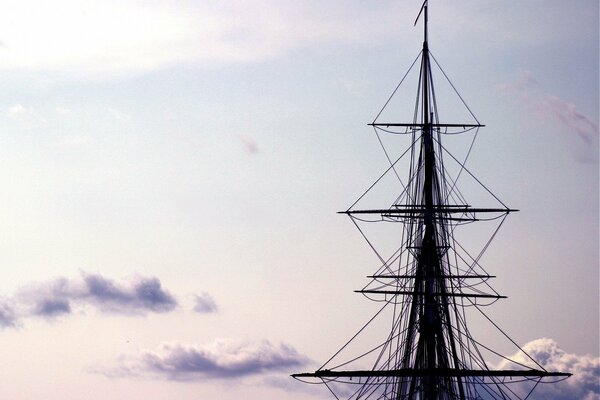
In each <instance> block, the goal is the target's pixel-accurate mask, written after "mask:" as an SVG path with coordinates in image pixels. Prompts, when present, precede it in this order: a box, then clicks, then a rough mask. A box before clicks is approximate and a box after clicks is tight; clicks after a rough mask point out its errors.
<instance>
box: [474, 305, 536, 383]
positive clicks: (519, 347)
mask: <svg viewBox="0 0 600 400" xmlns="http://www.w3.org/2000/svg"><path fill="white" fill-rule="evenodd" d="M468 300H469V302H470V303H471V304H472V305H473V306H475V308H476V309H477V311H479V312H480V313H481V315H483V316H484V317H485V319H487V320H488V321H489V322H490V323H491V324H492V325H494V327H495V328H496V329H498V330H499V331H500V333H502V335H503V336H504V337H505V338H507V339H508V340H509V341H510V342H511V343H512V344H514V345H515V346H516V347H517V349H518V350H519V351H520V352H522V353H523V354H525V355H526V356H527V358H529V359H530V360H531V361H533V362H534V363H535V365H537V366H538V367H540V368H541V369H543V370H544V372H548V371H547V370H546V368H544V367H542V365H541V364H540V363H538V362H537V361H535V359H534V358H533V357H531V356H530V355H529V353H527V352H526V351H525V350H523V349H522V348H521V346H519V345H518V344H517V343H515V341H514V340H512V339H511V337H510V336H508V335H507V334H506V332H504V331H503V330H502V328H500V327H499V326H498V325H497V324H496V323H495V322H494V321H492V319H491V318H490V317H488V316H487V315H486V314H485V313H484V312H483V311H482V310H481V309H480V308H479V306H478V305H477V304H475V303H474V302H473V301H472V300H471V299H468Z"/></svg>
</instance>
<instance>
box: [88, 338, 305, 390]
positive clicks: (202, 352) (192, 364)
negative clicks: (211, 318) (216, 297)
mask: <svg viewBox="0 0 600 400" xmlns="http://www.w3.org/2000/svg"><path fill="white" fill-rule="evenodd" d="M307 363H308V359H307V358H306V357H305V356H303V355H301V354H300V353H298V351H296V349H294V348H293V347H291V346H289V345H286V344H279V345H274V344H272V343H270V342H269V341H267V340H262V341H258V342H236V341H233V340H217V341H215V342H213V343H211V344H208V345H204V346H193V345H184V344H179V343H171V344H163V345H161V346H160V348H159V349H158V350H157V351H143V352H141V353H140V354H137V355H134V356H123V357H121V358H120V359H119V361H118V363H117V366H116V367H115V366H113V367H110V368H100V369H97V370H96V372H99V373H102V374H104V375H106V376H109V377H132V376H136V377H146V378H150V379H153V378H157V377H158V378H161V379H165V380H171V381H205V380H209V379H215V378H218V379H239V378H243V377H249V376H255V375H261V374H267V373H270V372H279V371H289V370H290V369H293V368H297V367H300V366H302V365H305V364H307Z"/></svg>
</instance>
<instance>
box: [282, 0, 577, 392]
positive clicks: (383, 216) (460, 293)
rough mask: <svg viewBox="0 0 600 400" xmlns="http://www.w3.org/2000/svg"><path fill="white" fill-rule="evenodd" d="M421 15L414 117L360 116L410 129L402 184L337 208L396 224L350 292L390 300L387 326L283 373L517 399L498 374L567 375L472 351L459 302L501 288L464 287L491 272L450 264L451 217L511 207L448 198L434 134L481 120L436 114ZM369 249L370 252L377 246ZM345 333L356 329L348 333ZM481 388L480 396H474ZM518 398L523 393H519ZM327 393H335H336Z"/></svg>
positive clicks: (377, 387)
mask: <svg viewBox="0 0 600 400" xmlns="http://www.w3.org/2000/svg"><path fill="white" fill-rule="evenodd" d="M421 16H423V49H422V52H421V64H420V78H419V87H418V97H419V98H418V100H417V104H416V106H415V107H416V109H415V113H414V120H413V121H412V122H403V123H394V122H377V118H376V120H375V121H374V122H373V123H371V124H369V125H371V126H373V127H374V128H375V130H376V131H377V129H382V128H383V127H385V128H386V129H382V131H384V132H390V131H389V130H387V129H389V128H390V127H392V128H394V127H399V128H402V129H405V132H404V133H408V132H410V133H411V134H412V138H413V141H412V144H411V147H410V149H411V150H412V152H411V169H410V173H409V180H408V182H409V183H408V185H407V186H406V187H405V188H404V191H403V193H404V194H405V195H404V196H403V195H401V196H399V197H398V199H397V200H396V201H395V202H394V203H393V205H392V206H391V207H390V208H387V209H366V210H361V209H353V207H354V205H356V203H358V201H360V199H361V198H362V197H363V196H364V194H363V196H361V198H359V200H357V202H355V203H354V204H353V205H352V206H351V207H350V208H349V209H348V210H346V211H344V212H342V213H345V214H347V215H348V216H350V217H351V218H352V220H353V222H354V223H355V224H356V221H355V218H356V220H358V221H361V218H364V216H368V215H376V216H378V217H379V218H380V221H387V222H400V223H402V224H404V235H405V236H403V237H404V239H402V240H403V247H404V249H402V248H401V249H399V252H398V253H395V254H399V255H397V256H394V255H392V257H390V259H388V260H385V259H383V258H382V257H380V260H381V261H382V263H383V265H382V266H381V267H380V269H379V271H378V272H377V273H376V274H374V275H372V276H369V278H371V279H373V281H372V283H373V285H372V286H370V284H369V285H367V286H365V288H364V289H362V290H359V291H357V292H359V293H362V294H365V295H367V296H370V295H379V296H382V297H383V301H384V302H385V304H386V305H385V306H384V307H387V306H388V305H390V306H391V308H393V316H392V329H391V333H389V334H388V336H387V339H386V340H385V341H384V343H383V344H381V345H379V346H377V347H375V349H372V350H370V351H368V352H366V353H364V354H363V355H361V356H358V357H356V358H354V359H352V360H351V361H348V362H342V363H337V364H336V365H337V366H336V367H332V368H331V369H328V368H326V366H327V365H328V364H329V362H330V361H331V360H333V359H334V358H335V357H336V356H337V354H339V353H340V351H341V350H340V351H338V353H336V355H334V357H332V359H330V360H329V361H327V362H326V363H325V364H324V365H323V366H322V367H321V368H319V369H318V370H317V371H315V372H314V373H301V374H294V375H292V376H294V377H296V378H298V379H303V378H319V379H321V380H322V382H323V383H324V384H325V385H327V387H328V389H329V390H330V391H331V392H332V393H334V395H335V391H334V390H333V389H332V387H331V386H330V385H332V384H338V383H348V384H351V385H353V386H354V387H356V386H358V389H357V390H355V391H354V392H353V394H351V395H350V396H349V397H347V398H348V399H349V400H359V399H365V400H366V399H373V400H375V399H377V400H467V399H481V398H486V399H487V398H489V399H494V400H509V399H521V397H519V396H518V395H517V394H516V393H515V392H514V391H512V390H510V389H506V388H505V384H506V378H512V377H525V378H527V379H531V380H534V379H535V380H537V381H538V383H539V381H540V380H541V379H542V378H544V377H557V378H566V377H568V376H570V374H568V373H562V372H549V371H546V370H545V369H543V367H541V365H539V364H537V363H536V362H535V360H533V359H531V361H533V362H534V363H535V364H536V365H537V366H538V367H539V368H540V369H536V368H530V367H527V368H525V369H523V368H522V367H525V365H523V364H520V365H519V366H518V368H517V369H513V370H511V369H504V370H491V369H489V368H488V366H487V364H486V360H485V359H484V358H483V356H482V355H481V353H479V350H478V345H479V343H478V342H476V341H475V340H474V339H473V338H472V336H471V335H470V333H469V332H468V329H467V326H466V322H465V320H466V319H465V310H464V308H465V305H464V303H462V299H465V298H466V299H469V300H468V301H469V302H470V303H469V304H471V305H474V306H475V307H477V304H476V301H477V299H492V300H494V301H495V300H497V299H500V298H504V296H500V295H498V293H497V292H495V291H493V289H491V286H489V285H488V287H489V288H490V289H491V290H492V291H493V293H486V292H485V291H482V290H480V289H473V288H476V287H477V284H463V283H462V282H464V281H465V280H469V281H474V280H481V281H482V282H483V283H485V281H486V280H487V279H489V278H491V276H489V275H488V274H487V273H484V274H478V273H476V272H475V270H476V267H479V264H478V261H477V260H476V259H475V258H472V260H473V263H471V262H467V263H466V265H463V267H464V268H461V267H459V257H457V254H458V252H457V249H456V248H452V247H453V246H455V241H454V236H453V235H454V228H455V227H456V226H457V224H459V223H464V222H475V221H478V220H479V219H478V215H479V214H490V213H491V214H494V215H499V216H500V217H504V218H505V217H506V215H508V214H509V213H510V212H513V211H517V210H513V209H510V208H508V207H507V206H505V205H504V203H502V202H501V201H499V200H498V198H497V197H496V196H495V195H492V196H493V197H494V198H495V199H497V200H498V201H499V202H500V203H501V205H502V206H503V207H499V208H493V207H486V208H474V207H471V206H470V205H468V204H465V203H464V202H463V200H464V199H463V198H462V195H460V196H458V197H459V198H458V200H460V201H457V199H456V198H455V199H454V200H449V198H450V194H451V192H452V190H453V188H454V185H455V183H456V182H455V181H454V182H452V188H451V189H448V186H449V185H448V182H447V180H446V175H445V172H444V171H446V170H445V167H444V163H443V159H442V154H441V152H442V145H441V133H443V132H445V131H447V130H448V129H455V130H460V129H462V131H463V132H467V131H469V130H471V129H479V128H480V127H482V126H483V125H481V124H480V123H479V122H478V121H477V119H476V118H475V117H474V116H473V118H474V119H475V121H476V123H441V122H440V121H439V118H438V116H437V105H436V104H437V103H436V100H435V90H434V87H433V79H432V72H431V58H430V52H429V43H428V39H429V38H428V36H429V34H428V23H429V21H428V18H429V15H428V1H427V0H425V1H424V2H423V5H422V7H421V10H420V12H419V15H418V16H417V21H415V24H416V23H417V22H418V20H419V18H420V17H421ZM415 62H416V60H415ZM413 65H414V64H413ZM407 74H408V73H407ZM459 97H460V95H459ZM461 100H462V98H461ZM388 103H389V100H388ZM386 105H387V103H386ZM465 105H466V104H465ZM384 108H385V106H384ZM467 108H468V107H467ZM469 111H470V110H469ZM380 114H381V113H380ZM380 114H379V115H380ZM379 115H378V117H379ZM471 115H472V114H471ZM391 133H400V132H391ZM380 141H381V139H380ZM382 145H383V144H382ZM405 153H406V152H405ZM386 155H387V153H386ZM413 155H414V158H413ZM388 159H389V157H388ZM396 162H397V161H396ZM390 163H391V164H392V165H391V168H390V169H388V171H390V170H394V172H395V169H394V163H392V161H390ZM463 168H464V165H463ZM469 174H470V172H469ZM384 175H385V174H384ZM379 179H381V177H380V178H379ZM379 179H378V180H377V181H376V182H375V184H377V182H378V181H379ZM475 179H476V178H475ZM375 184H374V185H375ZM403 186H404V185H403ZM372 187H373V186H371V188H372ZM369 190H370V189H369ZM369 190H367V192H368V191H369ZM486 190H487V188H486ZM490 193H491V192H490ZM400 199H403V200H402V201H401V200H400ZM500 217H498V218H500ZM369 222H373V221H369ZM357 227H358V225H357ZM359 230H360V228H359ZM361 233H362V231H361ZM363 236H364V233H363ZM365 238H366V237H365ZM369 245H371V243H370V242H369ZM371 247H373V246H372V245H371ZM461 248H462V247H461ZM449 251H452V252H453V254H454V259H452V260H451V259H450V257H449V255H448V254H449ZM402 254H406V261H405V262H404V263H401V262H398V264H397V265H396V266H394V267H392V264H393V263H394V262H395V261H397V260H399V259H401V255H402ZM377 255H378V256H379V253H377ZM394 257H395V258H394ZM469 257H471V256H469ZM394 268H396V269H394ZM483 272H485V271H483ZM386 282H390V283H386ZM469 289H471V290H469ZM388 296H389V297H388ZM457 299H461V300H457ZM471 299H474V300H471ZM477 309H479V308H478V307H477ZM380 312H381V311H380ZM378 314H379V313H378ZM376 316H377V315H376ZM374 318H375V317H374ZM371 321H372V320H371ZM371 321H369V322H368V323H367V325H368V324H369V323H370V322H371ZM365 327H366V325H365ZM363 329H364V327H363ZM361 331H362V329H361ZM361 331H359V333H360V332H361ZM357 335H358V334H357ZM354 338H356V335H355V336H354V337H353V338H352V339H351V341H352V340H353V339H354ZM346 345H348V343H347V344H346ZM346 345H345V346H344V347H346ZM344 347H343V348H342V350H343V349H344ZM376 350H377V351H378V352H377V353H376V354H378V357H376V359H375V362H374V365H373V368H372V369H355V370H353V369H343V368H341V367H346V366H348V365H349V364H350V363H352V362H353V361H356V360H359V359H361V358H362V357H364V356H366V355H368V354H371V353H372V352H374V351H376ZM516 364H518V363H516ZM344 379H347V380H344ZM353 379H355V380H354V381H353ZM482 394H483V396H484V397H481V396H482ZM527 397H529V395H526V397H525V398H527ZM336 398H338V399H339V398H340V397H338V396H337V395H336Z"/></svg>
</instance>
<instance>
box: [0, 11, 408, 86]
mask: <svg viewBox="0 0 600 400" xmlns="http://www.w3.org/2000/svg"><path fill="white" fill-rule="evenodd" d="M8 3H9V4H8V5H5V6H6V7H7V8H9V9H10V10H11V12H10V13H4V14H3V15H0V37H2V43H4V46H2V47H0V51H1V52H2V53H1V55H2V57H0V69H13V70H16V69H21V70H24V69H25V70H34V71H36V70H37V71H39V70H42V71H55V72H57V71H58V72H59V73H62V74H63V75H64V76H65V77H68V78H73V77H104V76H114V75H118V74H124V73H125V74H127V73H143V72H145V71H150V70H156V69H159V68H165V67H169V66H172V65H182V64H183V65H185V64H190V63H203V64H209V65H212V64H223V63H240V62H257V61H262V60H265V59H269V58H272V57H276V56H278V55H281V54H283V53H285V52H286V51H288V50H290V49H297V48H302V47H306V46H311V45H315V44H322V43H325V44H339V43H349V42H358V43H365V42H368V41H374V40H375V39H376V38H375V36H377V35H379V36H381V35H382V34H383V35H389V34H390V33H392V32H390V30H393V29H398V28H397V26H398V25H397V24H394V23H392V22H393V18H394V16H397V15H402V10H403V8H406V9H408V10H410V13H411V14H412V13H414V12H415V6H414V5H413V6H410V7H409V6H383V7H378V8H373V7H370V6H369V5H366V4H365V5H359V6H358V9H354V8H353V7H346V5H345V3H343V2H337V1H336V2H327V3H323V2H313V1H307V2H295V1H289V0H256V1H253V2H240V1H231V0H225V1H219V2H145V3H141V2H136V1H131V0H124V1H120V2H109V3H107V2H106V1H101V0H90V1H85V2H80V1H75V0H57V1H56V2H52V3H49V2H44V1H39V0H38V1H36V0H24V1H16V0H12V1H11V0H8ZM390 7H393V8H394V9H393V10H390ZM358 16H360V18H357V17H358ZM385 21H389V23H385ZM377 22H379V23H377ZM409 25H410V24H407V26H406V29H410V28H412V27H410V26H409ZM107 27H110V28H107ZM388 27H391V28H388ZM374 28H375V29H374ZM394 33H397V32H394Z"/></svg>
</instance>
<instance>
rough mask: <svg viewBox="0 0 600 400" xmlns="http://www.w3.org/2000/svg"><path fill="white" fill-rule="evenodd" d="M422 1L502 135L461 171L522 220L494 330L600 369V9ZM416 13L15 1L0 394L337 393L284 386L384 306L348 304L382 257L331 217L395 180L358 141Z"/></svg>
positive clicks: (516, 225) (403, 64) (504, 247)
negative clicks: (385, 176) (551, 345)
mask: <svg viewBox="0 0 600 400" xmlns="http://www.w3.org/2000/svg"><path fill="white" fill-rule="evenodd" d="M430 5H431V7H430V16H431V34H430V46H431V49H432V52H433V54H434V56H435V57H436V58H437V60H438V61H440V63H441V64H442V66H443V67H444V69H445V71H446V72H447V73H448V74H449V75H450V77H451V79H452V80H453V83H454V84H455V85H456V86H457V87H458V89H459V90H460V92H461V94H462V95H463V96H464V98H465V100H466V101H467V102H468V103H469V105H470V107H471V109H472V110H473V112H474V113H475V115H476V116H477V117H478V119H479V120H480V121H482V123H484V124H486V126H487V127H486V128H485V129H484V130H482V132H481V133H480V135H479V139H478V142H477V144H476V146H475V149H474V153H473V155H472V158H471V159H470V163H469V168H470V169H471V170H472V171H474V172H476V173H477V176H478V177H479V178H481V179H482V180H483V181H484V182H485V183H486V184H487V185H488V186H489V187H491V188H492V189H493V190H494V192H495V193H496V194H498V195H499V196H500V198H501V199H502V200H503V201H505V202H506V203H507V204H508V205H509V206H511V207H514V208H518V209H520V210H521V212H519V213H517V214H516V215H514V216H511V217H510V218H509V219H508V221H507V223H506V224H505V225H504V227H503V230H502V231H501V232H500V234H499V237H498V240H497V241H496V242H495V243H494V245H493V247H492V249H491V250H490V252H489V253H488V255H487V256H486V257H485V258H484V259H483V264H484V266H485V267H486V268H487V270H488V271H489V272H490V273H492V274H494V275H497V276H498V279H497V280H496V282H495V287H496V289H498V290H499V291H500V292H501V293H502V294H506V295H508V296H509V299H508V300H504V301H503V302H502V303H500V304H497V305H495V306H494V307H493V308H492V309H490V314H491V315H492V316H494V317H495V318H496V320H497V322H498V323H499V324H500V325H502V326H503V327H504V328H506V330H507V331H508V332H509V333H510V334H511V335H512V337H513V338H514V339H515V340H516V341H517V342H518V343H520V344H523V345H524V344H525V343H528V342H530V341H533V340H536V339H539V338H543V337H546V338H551V339H553V340H555V341H556V343H558V345H559V346H560V347H561V348H562V349H564V351H566V353H568V354H567V355H577V356H573V357H574V359H576V360H584V361H586V360H587V361H589V360H592V361H590V362H592V364H593V363H594V362H595V363H596V364H597V363H598V361H597V358H596V359H595V361H594V359H593V358H591V357H587V358H586V356H585V355H586V354H587V355H592V356H594V357H597V356H598V351H599V350H598V326H599V321H598V315H599V310H598V282H599V278H598V208H599V207H598V182H599V177H598V108H599V103H598V84H599V83H598V79H599V78H598V48H599V43H598V2H597V1H594V0H580V1H575V2H564V1H558V0H556V1H551V0H549V1H541V0H539V1H538V0H535V1H527V2H522V1H512V0H511V1H487V0H486V1H476V0H460V1H449V0H437V1H433V0H432V1H431V2H430ZM419 7H420V2H419V1H406V0H403V1H400V0H398V1H391V0H389V1H388V0H385V1H364V0H361V1H328V2H323V1H299V2H298V1H295V2H293V1H287V0H283V1H282V0H280V1H273V0H261V1H246V2H244V1H180V2H170V3H169V2H146V3H144V2H139V1H123V2H119V4H118V5H117V4H116V3H114V2H107V1H89V2H88V1H55V2H41V1H40V2H36V1H29V0H27V1H14V2H12V1H11V2H7V3H5V5H4V12H3V13H2V14H1V15H0V69H1V73H0V85H1V86H0V87H1V88H2V91H1V92H2V94H1V95H0V123H1V126H2V127H3V128H2V134H0V167H1V168H0V188H1V192H2V207H1V208H0V221H1V223H0V265H1V266H2V278H3V279H2V280H1V281H0V300H2V301H1V302H0V322H2V323H3V325H6V326H5V327H4V328H3V329H2V330H1V331H0V335H2V337H3V339H4V340H3V346H2V348H3V365H4V367H3V368H2V369H0V397H3V398H11V399H24V400H28V399H38V398H44V399H47V400H59V399H60V400H64V399H79V398H86V399H91V400H96V399H134V400H136V399H148V398H151V399H174V398H177V399H182V400H187V399H190V400H191V399H206V398H218V399H225V400H227V399H238V398H240V396H242V395H243V396H244V397H245V398H247V399H259V398H261V399H262V398H279V399H303V400H304V399H313V398H314V399H318V398H327V392H326V390H322V391H318V390H314V391H313V389H312V388H309V389H306V388H298V387H297V386H292V382H290V379H288V378H287V375H288V374H289V373H291V372H299V371H303V370H306V369H311V368H315V367H316V366H318V365H317V364H316V363H318V362H320V361H325V360H326V359H327V358H329V356H330V355H331V354H333V352H335V350H337V348H338V347H339V346H340V345H342V344H343V343H344V342H345V340H346V339H347V338H348V337H349V336H350V335H351V334H353V333H354V331H355V329H357V328H358V327H359V326H360V325H361V323H362V322H363V321H364V320H365V319H366V318H368V316H369V315H371V314H372V313H373V312H374V310H375V309H376V308H377V306H376V305H375V306H373V305H371V304H369V303H368V302H367V301H366V300H364V299H363V298H361V297H360V295H357V294H354V293H352V291H353V290H355V289H358V288H360V287H362V286H363V284H364V283H365V282H366V281H365V278H364V277H365V276H366V275H368V274H370V273H371V272H373V271H374V270H375V269H376V268H377V267H378V265H377V263H376V259H375V258H374V257H373V256H372V254H371V253H370V250H369V248H368V246H367V245H366V243H364V242H363V241H362V240H361V238H360V235H359V234H358V232H356V230H355V229H354V227H353V226H352V224H351V223H350V222H349V221H348V220H347V219H346V218H345V217H343V216H339V215H336V214H335V212H336V211H338V210H342V209H346V208H347V207H348V206H349V205H350V204H351V203H352V202H353V201H354V200H355V199H356V197H358V195H359V194H360V193H362V191H363V190H364V189H366V188H367V187H368V186H369V185H370V183H371V182H372V181H373V180H374V179H375V178H376V177H377V176H379V174H380V173H381V172H382V171H383V170H385V168H386V167H387V165H386V163H387V161H386V159H385V156H384V154H383V153H382V152H381V150H380V148H379V144H378V142H377V140H376V138H375V136H374V135H373V133H372V130H370V129H368V127H367V126H366V124H367V123H368V122H371V121H372V119H373V118H374V117H375V115H376V114H377V112H378V111H379V109H380V108H381V106H382V105H383V103H384V102H385V100H386V99H387V96H388V95H389V93H390V92H391V91H392V90H393V88H394V87H395V85H396V84H397V83H398V81H399V80H400V78H401V77H402V75H403V74H404V72H405V70H406V68H407V67H408V66H409V65H410V63H411V62H412V60H413V59H414V58H415V57H416V56H417V54H418V52H419V50H420V46H421V28H420V27H417V28H413V26H412V24H413V21H414V18H415V16H416V14H417V12H418V10H419ZM412 87H414V83H413V86H410V88H412ZM410 90H412V89H410ZM409 94H412V92H411V91H409ZM440 109H441V113H442V115H452V114H453V112H457V113H458V112H460V110H458V109H455V108H454V106H452V105H449V106H448V107H447V108H444V105H440ZM399 111H400V110H399ZM449 140H454V139H453V138H449ZM404 145H406V144H404ZM100 277H101V278H102V279H100ZM153 278H155V280H152V279H153ZM61 279H62V280H61ZM94 279H96V280H94ZM93 282H96V284H95V285H92V283H93ZM97 282H102V283H101V284H98V283H97ZM152 282H154V286H152ZM156 283H160V287H157V286H156ZM143 285H150V287H151V290H150V291H149V292H148V291H145V292H143V293H150V294H151V296H146V297H144V296H142V295H140V293H142V292H140V290H138V289H139V288H140V287H142V286H143ZM144 287H146V288H147V287H148V286H144ZM196 296H199V299H200V300H197V299H198V298H197V297H196ZM50 299H52V302H50V301H49V300H50ZM211 299H212V301H213V302H214V304H212V306H211V303H210V300H211ZM197 301H200V304H199V305H198V304H197V303H196V302H197ZM207 302H208V303H207ZM195 306H199V307H198V309H200V310H204V311H210V312H202V313H199V312H194V307H195ZM11 312H12V314H11ZM11 324H12V326H11ZM473 329H474V331H476V332H478V331H480V332H482V333H486V332H487V330H486V329H487V328H486V327H484V326H483V325H479V323H478V322H474V326H473ZM165 343H168V344H169V345H168V346H167V347H165ZM536 343H542V342H536ZM543 343H545V344H547V343H548V342H543ZM496 345H497V346H498V348H499V349H501V350H503V351H507V352H508V353H512V350H511V349H510V347H505V345H504V344H502V343H497V344H496ZM194 349H195V350H194ZM178 351H179V352H178ZM152 354H154V355H155V357H158V360H159V361H160V362H162V363H163V364H164V365H170V366H171V367H173V365H174V364H169V362H173V363H174V362H175V361H174V360H175V359H176V357H175V354H179V355H181V354H187V355H190V357H192V356H199V355H201V356H202V357H201V358H202V360H203V361H204V362H205V363H206V365H209V366H210V368H208V367H207V368H206V369H205V370H204V371H205V372H197V373H185V371H184V372H181V373H180V374H179V375H177V374H175V375H174V374H169V373H165V372H164V371H162V372H161V371H158V370H153V369H151V368H150V367H148V365H149V364H148V360H149V359H151V358H152V357H153V356H151V355H152ZM259 354H262V358H260V357H258V355H259ZM169 357H172V358H171V359H170V358H169ZM257 360H259V361H257ZM309 360H312V361H309ZM587 361H586V362H587ZM160 362H159V364H160ZM252 362H255V364H252V365H254V366H257V365H258V366H259V367H256V368H255V369H251V368H250V369H248V370H244V369H243V368H244V366H245V365H246V364H244V363H249V364H251V363H252ZM575 364H576V368H579V366H581V365H584V364H585V362H583V361H582V362H581V363H579V364H577V363H575ZM585 365H587V364H585ZM174 368H175V367H174ZM211 368H212V369H211ZM236 368H237V369H236ZM574 368H575V367H574ZM581 368H583V367H581ZM175 369H176V370H177V368H175ZM574 382H575V383H574V384H573V385H572V386H573V387H569V388H567V389H565V391H564V392H563V393H570V394H567V395H565V396H567V397H564V396H563V398H562V399H563V400H564V399H566V398H572V397H568V396H569V395H570V396H572V395H573V393H576V395H579V394H580V393H583V392H577V390H583V389H580V388H579V386H577V385H579V383H580V382H578V381H574ZM576 386H577V387H576ZM568 390H571V392H569V391H568ZM596 395H598V394H597V392H596ZM556 398H557V399H558V398H559V397H556Z"/></svg>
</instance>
